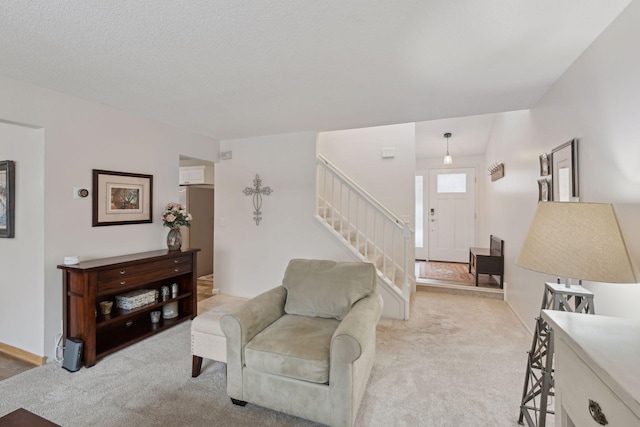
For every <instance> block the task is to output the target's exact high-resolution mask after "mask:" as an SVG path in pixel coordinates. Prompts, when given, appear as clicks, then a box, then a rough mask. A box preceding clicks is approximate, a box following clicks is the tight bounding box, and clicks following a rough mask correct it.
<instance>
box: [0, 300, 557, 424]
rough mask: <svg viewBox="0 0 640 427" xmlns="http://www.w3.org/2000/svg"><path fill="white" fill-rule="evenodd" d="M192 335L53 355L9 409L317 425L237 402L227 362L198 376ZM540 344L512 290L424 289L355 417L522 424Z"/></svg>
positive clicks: (12, 384)
mask: <svg viewBox="0 0 640 427" xmlns="http://www.w3.org/2000/svg"><path fill="white" fill-rule="evenodd" d="M216 298H219V296H215V297H213V298H212V299H211V300H208V301H207V304H209V305H210V306H211V305H212V304H215V303H216ZM218 301H219V300H218ZM532 323H533V319H532ZM189 342H190V334H189V323H184V324H181V325H179V326H177V327H175V328H172V329H170V330H167V331H165V332H163V333H161V334H158V335H156V336H154V337H152V338H149V339H147V340H145V341H142V342H140V343H138V344H135V345H133V346H131V347H128V348H125V349H123V350H121V351H119V352H117V353H114V354H112V355H110V356H108V357H106V358H104V359H102V360H100V361H99V362H98V363H97V364H96V366H94V367H92V368H90V369H86V368H83V369H81V370H80V371H78V372H76V373H69V372H67V371H65V370H64V369H62V368H60V367H59V366H58V365H57V364H55V363H49V364H47V365H45V366H42V367H39V368H35V369H32V370H30V371H27V372H25V373H22V374H19V375H16V376H14V377H11V378H8V379H6V380H4V381H0V416H2V415H5V414H7V413H9V412H11V411H13V410H15V409H17V408H20V407H23V408H25V409H28V410H30V411H32V412H34V413H36V414H38V415H40V416H43V417H45V418H47V419H50V420H52V421H54V422H56V423H58V424H61V425H63V426H65V427H73V426H88V425H91V426H122V425H135V426H163V427H164V426H256V425H260V426H274V427H275V426H278V427H279V426H316V425H317V424H314V423H311V422H308V421H305V420H302V419H299V418H296V417H291V416H288V415H285V414H281V413H278V412H275V411H271V410H268V409H265V408H260V407H258V406H255V405H251V404H249V405H247V406H246V407H244V408H242V407H238V406H234V405H232V404H231V402H230V401H229V398H228V397H227V395H226V391H225V387H226V385H225V366H226V365H224V364H222V363H219V362H212V361H205V362H204V363H203V372H202V374H201V375H200V377H198V378H195V379H194V378H191V375H190V373H191V356H190V347H189ZM530 344H531V336H530V335H529V334H528V332H527V331H526V330H525V328H524V327H523V326H522V325H521V324H520V323H519V322H518V320H517V319H516V317H515V316H514V315H513V314H512V312H511V311H510V310H509V308H508V307H507V305H506V304H505V303H504V302H502V301H497V300H490V299H485V298H473V297H465V296H458V295H447V294H435V293H427V292H418V293H417V294H416V296H415V298H414V300H413V302H412V318H411V320H409V321H407V322H405V321H401V320H391V319H382V320H381V321H380V324H379V327H378V342H377V357H376V362H375V365H374V368H373V373H372V377H371V379H370V382H369V385H368V388H367V390H366V393H365V397H364V401H363V403H362V405H361V408H360V412H359V415H358V419H357V422H356V425H357V426H381V427H382V426H385V427H386V426H411V427H414V426H492V427H494V426H516V425H517V419H518V408H519V404H520V395H521V393H522V385H523V381H524V372H525V365H526V353H525V351H526V350H527V349H528V348H529V347H530ZM552 424H553V420H552V419H551V417H549V419H548V424H547V425H552Z"/></svg>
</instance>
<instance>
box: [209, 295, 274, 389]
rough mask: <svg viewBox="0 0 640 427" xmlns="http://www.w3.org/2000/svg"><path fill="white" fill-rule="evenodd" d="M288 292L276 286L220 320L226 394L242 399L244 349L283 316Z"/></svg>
mask: <svg viewBox="0 0 640 427" xmlns="http://www.w3.org/2000/svg"><path fill="white" fill-rule="evenodd" d="M286 297H287V290H286V289H285V288H284V287H283V286H278V287H276V288H273V289H271V290H269V291H267V292H264V293H262V294H260V295H258V296H257V297H255V298H252V299H250V300H249V301H247V302H245V303H244V304H242V305H241V306H240V307H238V308H236V309H235V310H233V311H231V312H229V313H227V314H225V315H224V316H222V318H221V319H220V328H221V329H222V332H224V334H225V336H226V337H227V394H229V397H231V398H234V399H239V400H244V399H243V396H242V368H243V366H244V347H245V346H246V345H247V343H248V342H249V341H251V340H252V339H253V337H255V336H256V335H257V334H258V333H260V331H262V330H263V329H264V328H266V327H267V326H269V325H270V324H272V323H273V322H275V321H276V320H278V319H279V318H280V317H282V315H283V314H284V303H285V300H286Z"/></svg>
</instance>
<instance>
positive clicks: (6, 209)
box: [0, 160, 16, 238]
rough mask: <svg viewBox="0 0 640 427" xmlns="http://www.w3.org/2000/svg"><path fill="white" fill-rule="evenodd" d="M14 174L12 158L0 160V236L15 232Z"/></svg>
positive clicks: (12, 235) (11, 234) (7, 235)
mask: <svg viewBox="0 0 640 427" xmlns="http://www.w3.org/2000/svg"><path fill="white" fill-rule="evenodd" d="M15 175H16V172H15V163H14V162H13V160H3V161H0V237H7V238H12V237H14V234H15V213H16V212H15V200H16V199H15V194H14V189H15Z"/></svg>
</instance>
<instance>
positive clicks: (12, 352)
mask: <svg viewBox="0 0 640 427" xmlns="http://www.w3.org/2000/svg"><path fill="white" fill-rule="evenodd" d="M0 353H4V354H6V355H9V356H11V357H15V358H16V359H20V360H23V361H25V362H29V363H32V364H34V365H38V366H42V365H44V364H45V363H47V358H46V356H38V355H36V354H33V353H29V352H28V351H25V350H22V349H19V348H17V347H14V346H12V345H9V344H5V343H1V342H0Z"/></svg>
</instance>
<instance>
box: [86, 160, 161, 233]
mask: <svg viewBox="0 0 640 427" xmlns="http://www.w3.org/2000/svg"><path fill="white" fill-rule="evenodd" d="M152 207H153V175H143V174H139V173H127V172H113V171H105V170H98V169H94V170H93V226H94V227H99V226H104V225H123V224H141V223H147V222H153V218H152Z"/></svg>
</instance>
